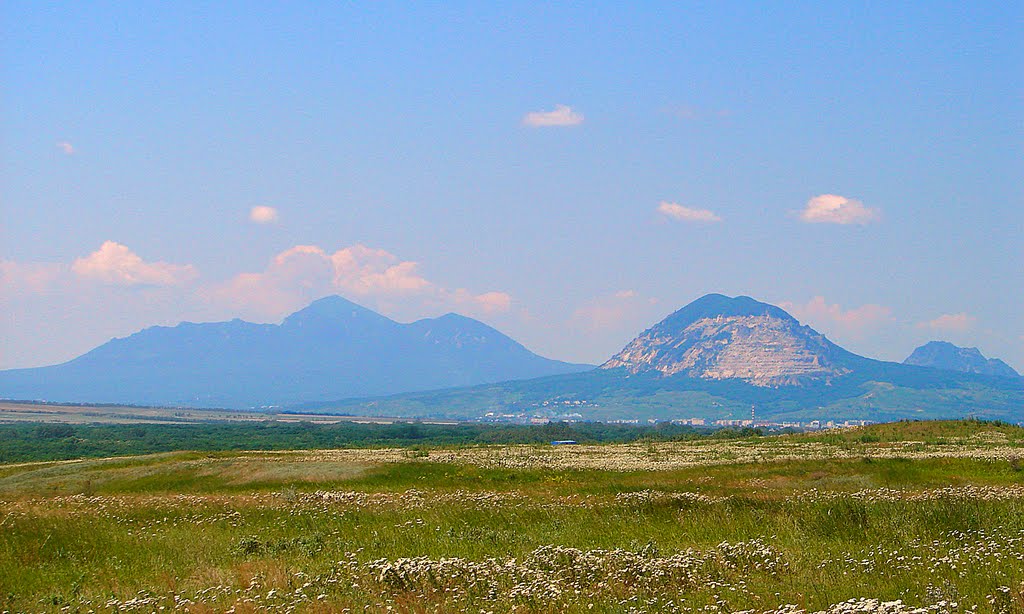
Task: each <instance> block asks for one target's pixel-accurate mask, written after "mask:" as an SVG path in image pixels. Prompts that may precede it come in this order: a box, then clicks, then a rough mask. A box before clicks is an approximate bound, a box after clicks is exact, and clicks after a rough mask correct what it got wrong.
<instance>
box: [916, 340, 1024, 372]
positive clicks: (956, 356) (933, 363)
mask: <svg viewBox="0 0 1024 614" xmlns="http://www.w3.org/2000/svg"><path fill="white" fill-rule="evenodd" d="M903 364H907V365H917V366H921V367H931V368H933V369H942V370H945V371H959V372H962V373H977V374H980V375H995V376H999V377H1020V376H1021V375H1020V373H1018V372H1017V371H1016V370H1015V369H1014V368H1013V367H1011V366H1010V365H1008V364H1006V363H1005V362H1003V361H1002V360H1000V359H998V358H986V357H985V356H984V355H983V354H982V353H981V351H980V350H979V349H978V348H976V347H960V346H957V345H954V344H952V343H950V342H948V341H929V342H928V343H926V344H924V345H922V346H920V347H918V348H916V349H915V350H914V351H913V352H912V353H911V354H910V356H907V358H906V359H905V360H904V361H903Z"/></svg>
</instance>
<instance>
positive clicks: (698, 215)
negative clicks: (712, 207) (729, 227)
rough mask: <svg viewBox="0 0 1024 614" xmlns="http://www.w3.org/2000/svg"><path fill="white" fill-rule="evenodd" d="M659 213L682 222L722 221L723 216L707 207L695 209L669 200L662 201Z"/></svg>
mask: <svg viewBox="0 0 1024 614" xmlns="http://www.w3.org/2000/svg"><path fill="white" fill-rule="evenodd" d="M658 213H660V214H662V215H664V216H665V217H670V218H672V219H674V220H679V221H682V222H721V221H722V218H720V217H718V216H717V215H715V214H714V213H713V212H711V211H708V210H707V209H694V208H692V207H684V206H683V205H680V204H677V203H670V202H668V201H664V200H663V201H661V203H660V204H659V205H658Z"/></svg>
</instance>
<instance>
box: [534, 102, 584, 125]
mask: <svg viewBox="0 0 1024 614" xmlns="http://www.w3.org/2000/svg"><path fill="white" fill-rule="evenodd" d="M582 123H583V114H582V113H577V112H576V111H573V110H572V107H570V106H567V105H564V104H558V105H555V109H554V110H553V111H534V112H532V113H527V114H526V115H525V116H523V125H525V126H531V127H533V128H549V127H565V126H578V125H580V124H582Z"/></svg>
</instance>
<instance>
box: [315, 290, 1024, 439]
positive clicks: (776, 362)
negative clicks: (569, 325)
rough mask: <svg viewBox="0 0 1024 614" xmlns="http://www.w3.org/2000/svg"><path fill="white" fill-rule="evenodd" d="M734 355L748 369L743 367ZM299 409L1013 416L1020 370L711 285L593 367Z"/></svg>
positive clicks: (611, 415) (1022, 390)
mask: <svg viewBox="0 0 1024 614" xmlns="http://www.w3.org/2000/svg"><path fill="white" fill-rule="evenodd" d="M736 348H739V351H738V352H737V351H735V350H736ZM730 352H731V354H730ZM751 353H754V354H758V353H759V354H760V356H752V355H751ZM723 357H724V358H725V359H724V360H723ZM752 358H753V360H751V359H752ZM737 364H740V365H747V366H749V365H754V366H755V367H757V368H748V370H747V371H745V372H743V371H740V370H738V369H737V368H736V365H737ZM762 367H763V368H762ZM758 369H761V370H760V371H759V370H758ZM302 408H303V409H304V410H311V409H312V410H321V411H338V412H343V413H350V414H355V415H393V416H411V417H427V416H431V417H450V418H474V417H481V416H483V417H485V418H486V417H488V416H497V417H501V416H505V417H506V418H509V419H526V418H531V417H532V418H549V419H563V418H564V417H566V414H567V413H569V414H571V416H572V419H583V420H623V419H625V420H644V419H649V420H675V419H682V418H694V419H708V420H713V419H745V418H747V419H749V418H750V416H751V411H752V410H754V411H755V412H756V414H757V416H758V417H759V418H760V419H762V420H763V419H774V420H812V419H861V420H872V421H882V420H899V419H922V418H955V417H964V416H967V415H972V416H977V417H986V418H998V419H1004V420H1007V419H1009V420H1019V419H1021V418H1022V417H1024V380H1021V379H1018V378H1003V377H995V376H989V375H985V374H976V373H964V372H954V371H942V370H939V369H934V368H931V367H925V366H915V365H907V364H902V363H896V362H888V361H882V360H875V359H872V358H867V357H864V356H859V355H857V354H854V353H852V352H849V351H848V350H845V349H843V348H842V347H840V346H838V345H836V344H834V343H832V342H831V341H829V340H828V339H827V338H826V337H825V336H824V335H822V334H821V333H819V332H817V331H815V330H814V329H812V328H811V327H809V326H805V325H801V324H800V323H799V322H798V321H797V320H796V318H794V317H793V316H792V315H790V314H789V313H787V312H786V311H785V310H783V309H781V308H779V307H776V306H774V305H769V304H767V303H761V302H759V301H756V300H755V299H752V298H750V297H744V296H741V297H736V298H730V297H727V296H723V295H720V294H710V295H706V296H704V297H701V298H699V299H697V300H695V301H693V302H692V303H690V304H688V305H686V306H685V307H683V308H682V309H679V310H677V311H675V312H673V313H671V314H669V315H668V316H666V317H665V318H664V319H662V320H661V321H660V322H658V323H656V324H655V325H654V326H652V327H650V328H648V329H647V330H645V331H643V332H641V333H640V334H639V335H637V337H636V338H634V339H633V340H632V341H630V342H629V343H627V344H626V346H625V347H624V348H623V350H621V351H620V352H618V353H616V354H615V355H614V356H613V357H612V358H610V359H609V360H608V361H606V362H605V363H603V364H602V365H601V368H597V369H594V370H592V371H585V372H580V373H572V374H565V375H556V376H549V377H543V378H537V379H532V380H525V381H517V382H504V383H498V384H486V385H480V386H474V387H469V388H461V389H454V390H443V391H431V392H423V393H409V394H404V395H395V396H392V397H384V398H375V399H352V400H347V401H336V402H334V403H331V404H320V405H315V404H314V405H309V404H307V405H303V406H302ZM565 408H571V409H565Z"/></svg>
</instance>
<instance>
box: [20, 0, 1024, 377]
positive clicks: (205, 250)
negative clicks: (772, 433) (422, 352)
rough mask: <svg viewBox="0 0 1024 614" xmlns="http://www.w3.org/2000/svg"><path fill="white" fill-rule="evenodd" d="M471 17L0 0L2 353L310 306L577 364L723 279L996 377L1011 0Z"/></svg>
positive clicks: (1019, 81)
mask: <svg viewBox="0 0 1024 614" xmlns="http://www.w3.org/2000/svg"><path fill="white" fill-rule="evenodd" d="M490 4H491V3H467V4H456V3H446V4H444V6H429V5H418V6H408V5H404V4H396V3H365V4H347V5H343V6H334V5H332V4H327V3H324V4H307V5H299V4H297V3H249V2H246V3H211V5H204V4H197V3H144V2H139V3H116V4H115V3H111V4H104V3H88V4H87V3H68V4H59V3H54V4H49V5H43V3H35V2H6V3H4V4H3V6H2V7H0V12H2V15H0V17H2V19H0V22H2V23H0V33H2V36H0V54H2V55H0V62H2V82H3V84H4V86H3V88H2V91H0V96H2V98H0V104H2V107H0V121H2V123H0V130H2V132H0V134H2V142H0V152H2V154H0V155H2V160H3V164H2V165H0V188H2V192H0V195H2V211H0V215H2V217H0V223H2V230H0V232H2V235H0V241H2V243H0V276H2V277H0V281H2V282H3V283H2V286H0V309H2V312H3V314H4V319H3V320H2V322H0V348H2V354H0V367H18V366H34V365H40V364H49V363H53V362H58V361H61V360H66V359H68V358H71V357H73V356H75V355H77V354H80V353H81V352H83V351H85V350H87V349H89V348H91V347H93V346H95V345H98V344H99V343H102V342H103V341H105V340H107V339H109V338H110V337H113V336H124V335H126V334H129V333H131V332H134V331H135V330H138V329H140V328H143V327H145V326H147V325H151V324H174V323H176V322H179V321H182V320H192V321H204V320H220V319H229V318H232V317H236V316H237V317H243V318H245V319H250V320H258V321H270V322H272V321H278V320H280V318H281V317H282V316H283V315H285V314H286V313H288V312H290V311H292V310H294V309H296V308H298V307H301V306H302V304H304V303H305V302H307V301H308V300H312V299H313V298H316V297H317V296H319V295H323V294H327V293H340V294H342V295H344V296H346V297H347V298H350V299H352V300H355V301H357V302H360V303H362V304H365V305H367V306H369V307H371V308H374V309H378V310H380V311H382V312H383V313H385V314H387V315H390V316H392V317H395V318H396V319H399V320H403V321H408V320H412V319H416V318H419V317H426V316H434V315H439V314H441V313H444V312H447V311H458V312H461V313H465V314H467V315H471V316H474V317H478V318H480V319H482V320H484V321H486V322H488V323H490V324H492V325H494V326H496V327H498V328H499V329H501V330H503V331H505V332H507V333H508V334H510V335H512V336H513V337H515V338H516V339H518V340H520V341H522V342H523V343H524V344H525V345H527V346H528V347H530V348H531V349H533V350H535V351H538V352H540V353H542V354H545V355H548V356H552V357H556V358H561V359H566V360H576V361H590V362H599V361H602V360H603V359H604V358H606V357H607V356H608V355H610V354H611V353H613V352H614V351H616V350H617V349H619V348H620V347H621V346H622V345H624V344H625V343H626V342H627V341H628V340H629V339H630V338H631V337H633V336H634V335H635V334H636V333H638V332H639V331H640V330H642V329H644V328H646V327H647V326H649V325H651V324H653V323H654V322H655V321H657V320H658V319H660V318H661V317H663V316H664V315H666V314H668V313H670V312H671V311H673V310H675V309H677V308H679V307H681V306H682V305H684V304H686V303H687V302H689V301H690V300H693V299H694V298H697V297H699V296H701V295H702V294H705V293H707V292H723V293H727V294H747V295H751V296H754V297H755V298H759V299H761V300H766V301H769V302H772V303H776V304H782V305H783V306H784V307H786V308H787V309H790V311H792V312H793V313H794V315H797V317H799V318H800V319H801V320H802V321H804V322H805V323H808V324H811V325H812V326H814V327H815V328H817V329H819V330H820V331H822V332H824V333H826V334H827V335H828V336H829V337H830V338H832V339H833V340H835V341H837V342H839V343H841V344H843V345H845V346H846V347H848V348H849V349H851V350H854V351H857V352H859V353H863V354H866V355H870V356H874V357H880V358H885V359H890V360H902V359H903V358H904V357H905V356H906V355H907V354H909V353H910V351H911V350H912V349H913V348H914V347H915V346H916V345H918V344H920V343H922V342H924V341H926V340H929V339H948V340H950V341H953V342H955V343H958V344H961V345H976V346H978V347H979V348H981V350H982V351H983V352H984V353H986V354H987V355H991V356H998V357H1001V358H1004V359H1005V360H1007V361H1008V362H1010V363H1011V364H1012V365H1013V366H1015V367H1016V368H1018V370H1024V318H1022V317H1021V315H1022V308H1021V299H1022V298H1024V291H1022V289H1024V192H1022V181H1021V178H1022V177H1024V162H1022V160H1024V155H1022V154H1024V146H1022V145H1024V121H1022V120H1024V78H1022V76H1024V54H1022V45H1021V42H1020V36H1019V34H1020V31H1021V29H1022V28H1021V26H1022V25H1024V7H1022V5H1021V4H1020V3H1012V2H1011V3H994V2H993V3H985V2H979V3H960V2H958V3H952V2H951V3H942V2H929V3H907V4H904V5H899V4H895V3H870V4H856V5H852V4H849V3H827V4H825V3H773V4H772V5H771V6H767V5H766V4H760V3H758V4H754V3H707V4H685V3H663V4H656V3H644V4H643V6H642V7H629V6H621V5H620V4H621V3H614V4H611V3H609V4H600V3H592V4H557V5H533V4H510V5H506V6H504V7H495V6H490ZM255 207H264V208H266V209H260V210H259V211H262V212H263V217H260V216H259V215H256V216H255V218H256V219H255V220H254V219H253V208H255Z"/></svg>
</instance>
